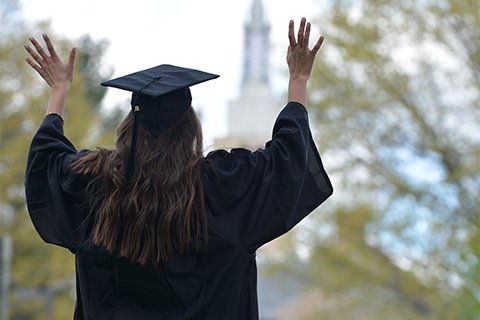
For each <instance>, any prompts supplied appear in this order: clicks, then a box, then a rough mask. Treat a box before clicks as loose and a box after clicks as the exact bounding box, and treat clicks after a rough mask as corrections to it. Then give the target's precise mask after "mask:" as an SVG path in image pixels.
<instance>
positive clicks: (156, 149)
mask: <svg viewBox="0 0 480 320" xmlns="http://www.w3.org/2000/svg"><path fill="white" fill-rule="evenodd" d="M132 127H133V116H132V114H131V113H129V114H128V115H127V117H126V118H125V119H124V120H123V122H122V123H121V124H120V125H119V127H118V129H117V142H116V149H114V150H106V149H97V150H95V151H92V152H90V153H88V154H86V155H85V156H84V157H82V158H81V159H79V160H78V161H77V162H76V163H75V164H74V167H73V168H74V170H75V171H76V172H78V173H80V174H84V175H89V176H92V177H93V179H92V180H91V182H90V183H89V185H88V187H87V191H86V196H87V197H88V198H89V199H88V203H89V207H90V210H91V214H90V216H91V217H93V230H92V235H93V242H94V243H95V244H96V245H99V246H102V247H104V248H106V249H107V250H108V251H109V252H110V253H112V254H114V255H116V256H118V257H124V258H127V259H128V260H129V261H131V262H134V263H139V264H141V265H147V264H153V265H156V264H158V263H159V262H160V261H167V260H168V259H170V258H171V257H172V255H173V254H175V253H180V254H182V253H184V252H185V251H186V250H188V249H189V248H191V247H198V246H199V245H200V244H201V243H202V241H206V239H207V223H206V214H205V207H204V200H203V187H202V183H201V170H200V169H201V168H200V167H201V159H202V151H203V146H202V129H201V125H200V122H199V120H198V118H197V116H196V114H195V111H194V110H193V108H192V107H190V108H189V109H188V111H187V112H186V114H185V115H184V116H183V118H182V119H181V120H180V121H179V122H178V123H177V124H175V125H174V126H172V127H170V128H168V129H167V130H166V131H165V132H163V133H161V134H160V135H159V136H157V137H155V136H153V135H151V134H150V133H149V132H148V131H147V130H145V129H144V128H143V127H142V126H140V127H139V130H138V139H137V151H136V156H135V162H134V163H135V168H134V170H135V171H134V173H133V175H132V178H131V179H129V180H128V181H127V180H126V179H125V172H126V168H127V161H128V155H129V151H130V140H131V134H132Z"/></svg>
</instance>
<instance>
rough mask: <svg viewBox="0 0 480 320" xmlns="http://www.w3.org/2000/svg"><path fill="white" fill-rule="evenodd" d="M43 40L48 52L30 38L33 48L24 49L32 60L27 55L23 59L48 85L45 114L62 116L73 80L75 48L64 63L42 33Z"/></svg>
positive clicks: (26, 47) (27, 46)
mask: <svg viewBox="0 0 480 320" xmlns="http://www.w3.org/2000/svg"><path fill="white" fill-rule="evenodd" d="M43 40H44V41H45V44H46V46H47V50H48V54H47V52H45V50H44V49H43V48H42V46H41V45H40V43H38V41H37V40H36V39H34V38H30V42H31V43H32V45H33V48H32V47H31V46H29V45H25V49H26V50H27V52H28V53H29V54H30V56H31V58H33V60H34V61H33V60H32V59H31V58H29V57H27V58H26V59H25V60H26V61H27V63H28V64H29V65H30V66H31V67H32V68H33V69H35V71H37V72H38V74H39V75H40V76H41V77H42V78H43V79H44V80H45V81H46V82H47V84H48V85H49V86H50V90H51V92H50V100H49V102H48V107H47V111H46V114H51V113H54V114H57V115H59V116H60V117H63V113H64V109H65V100H66V97H67V94H68V91H69V90H70V85H71V83H72V80H73V65H74V62H75V56H76V52H77V50H76V48H73V49H72V50H71V51H70V55H69V57H68V62H67V63H66V64H65V63H63V62H62V60H61V59H60V57H59V56H58V55H57V53H56V51H55V48H54V47H53V44H52V42H51V41H50V39H49V38H48V36H47V35H45V34H44V35H43Z"/></svg>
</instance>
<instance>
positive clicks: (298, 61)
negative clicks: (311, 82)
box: [287, 18, 323, 106]
mask: <svg viewBox="0 0 480 320" xmlns="http://www.w3.org/2000/svg"><path fill="white" fill-rule="evenodd" d="M305 24H306V27H305ZM310 28H311V24H310V22H308V23H306V19H305V18H302V21H301V22H300V28H299V30H298V35H297V39H295V31H294V24H293V20H290V24H289V26H288V39H289V41H290V45H289V46H288V51H287V64H288V70H289V71H290V81H289V84H288V101H289V102H298V103H300V104H302V105H304V106H306V105H307V81H308V78H309V77H310V73H311V72H312V68H313V62H314V61H315V55H316V54H317V52H318V50H319V49H320V47H321V46H322V43H323V36H320V38H319V39H318V41H317V43H316V44H315V46H313V48H312V50H310V49H309V48H308V42H309V38H310Z"/></svg>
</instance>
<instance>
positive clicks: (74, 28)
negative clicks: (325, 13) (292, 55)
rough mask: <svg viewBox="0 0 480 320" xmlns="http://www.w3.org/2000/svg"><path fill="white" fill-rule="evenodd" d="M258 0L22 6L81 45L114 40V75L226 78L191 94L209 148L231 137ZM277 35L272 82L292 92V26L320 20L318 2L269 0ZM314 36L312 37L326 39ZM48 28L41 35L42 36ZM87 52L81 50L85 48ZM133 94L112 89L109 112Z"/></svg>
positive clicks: (34, 0)
mask: <svg viewBox="0 0 480 320" xmlns="http://www.w3.org/2000/svg"><path fill="white" fill-rule="evenodd" d="M252 2H253V1H252V0H236V1H226V0H203V1H198V0H197V1H195V0H170V1H163V0H158V1H154V0H136V1H122V0H116V1H114V0H102V1H98V0H97V1H94V0H83V1H59V0H41V1H39V0H21V4H22V9H23V12H24V15H25V18H26V20H27V21H39V20H50V21H51V23H52V27H53V30H54V32H55V33H58V34H60V35H64V36H66V37H68V38H71V39H76V38H78V37H80V36H81V35H83V34H86V33H88V34H90V35H91V37H92V38H93V39H107V40H108V41H109V42H110V46H109V49H108V51H107V53H106V57H105V63H106V64H107V65H110V66H112V67H113V68H114V75H113V77H117V76H121V75H124V74H128V73H131V72H135V71H139V70H142V69H146V68H150V67H153V66H156V65H159V64H162V63H168V64H174V65H179V66H183V67H190V68H196V69H200V70H204V71H208V72H212V73H217V74H220V78H219V79H217V80H214V81H211V82H207V83H204V84H201V85H198V86H195V87H193V88H192V95H193V105H194V106H195V107H196V108H197V109H201V110H202V115H203V119H202V122H203V125H204V135H205V138H206V140H207V141H206V145H208V144H209V143H210V142H211V139H212V138H213V137H214V136H221V135H223V134H224V133H225V130H226V128H225V117H226V113H225V107H226V105H227V103H228V101H230V100H232V99H235V98H236V97H237V95H238V91H239V87H240V79H241V76H242V74H241V70H242V69H241V67H242V58H243V39H244V38H243V37H244V35H243V25H244V22H245V20H246V19H247V16H248V15H249V13H250V7H251V4H252ZM263 5H264V10H265V14H266V17H267V20H268V21H269V22H270V25H271V32H270V39H271V40H270V47H271V50H270V64H271V66H270V70H271V77H270V79H271V83H272V84H273V89H274V90H275V92H276V93H277V94H281V93H283V92H284V91H285V90H286V78H285V77H282V76H281V75H282V72H285V71H286V64H285V62H284V61H285V53H286V48H287V44H288V41H287V40H288V39H287V30H288V21H289V20H290V19H294V20H295V21H299V19H300V18H301V17H302V16H305V17H307V19H314V18H315V15H316V13H317V12H318V10H319V8H318V7H319V4H318V1H316V0H295V1H281V0H263ZM313 27H314V28H315V27H316V28H317V30H313V31H312V39H315V38H316V37H318V35H319V34H320V32H319V30H318V28H319V26H317V25H315V24H314V26H313ZM41 33H43V30H38V34H35V35H34V36H39V35H40V34H41ZM78 50H79V51H81V48H78ZM129 98H130V94H129V93H127V92H126V91H122V90H117V89H109V90H108V93H107V97H106V106H107V107H108V105H114V104H116V103H118V102H120V101H129Z"/></svg>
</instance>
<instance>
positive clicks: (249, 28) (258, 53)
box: [242, 0, 270, 86]
mask: <svg viewBox="0 0 480 320" xmlns="http://www.w3.org/2000/svg"><path fill="white" fill-rule="evenodd" d="M244 28H245V40H244V41H245V53H244V61H243V83H242V85H243V86H245V85H246V84H247V83H250V82H255V83H258V82H261V83H265V84H268V51H269V50H268V49H269V40H270V39H269V34H270V25H269V24H268V22H266V21H265V17H264V10H263V4H262V1H261V0H254V1H253V4H252V7H251V12H250V19H249V21H247V22H246V23H245V27H244Z"/></svg>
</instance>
